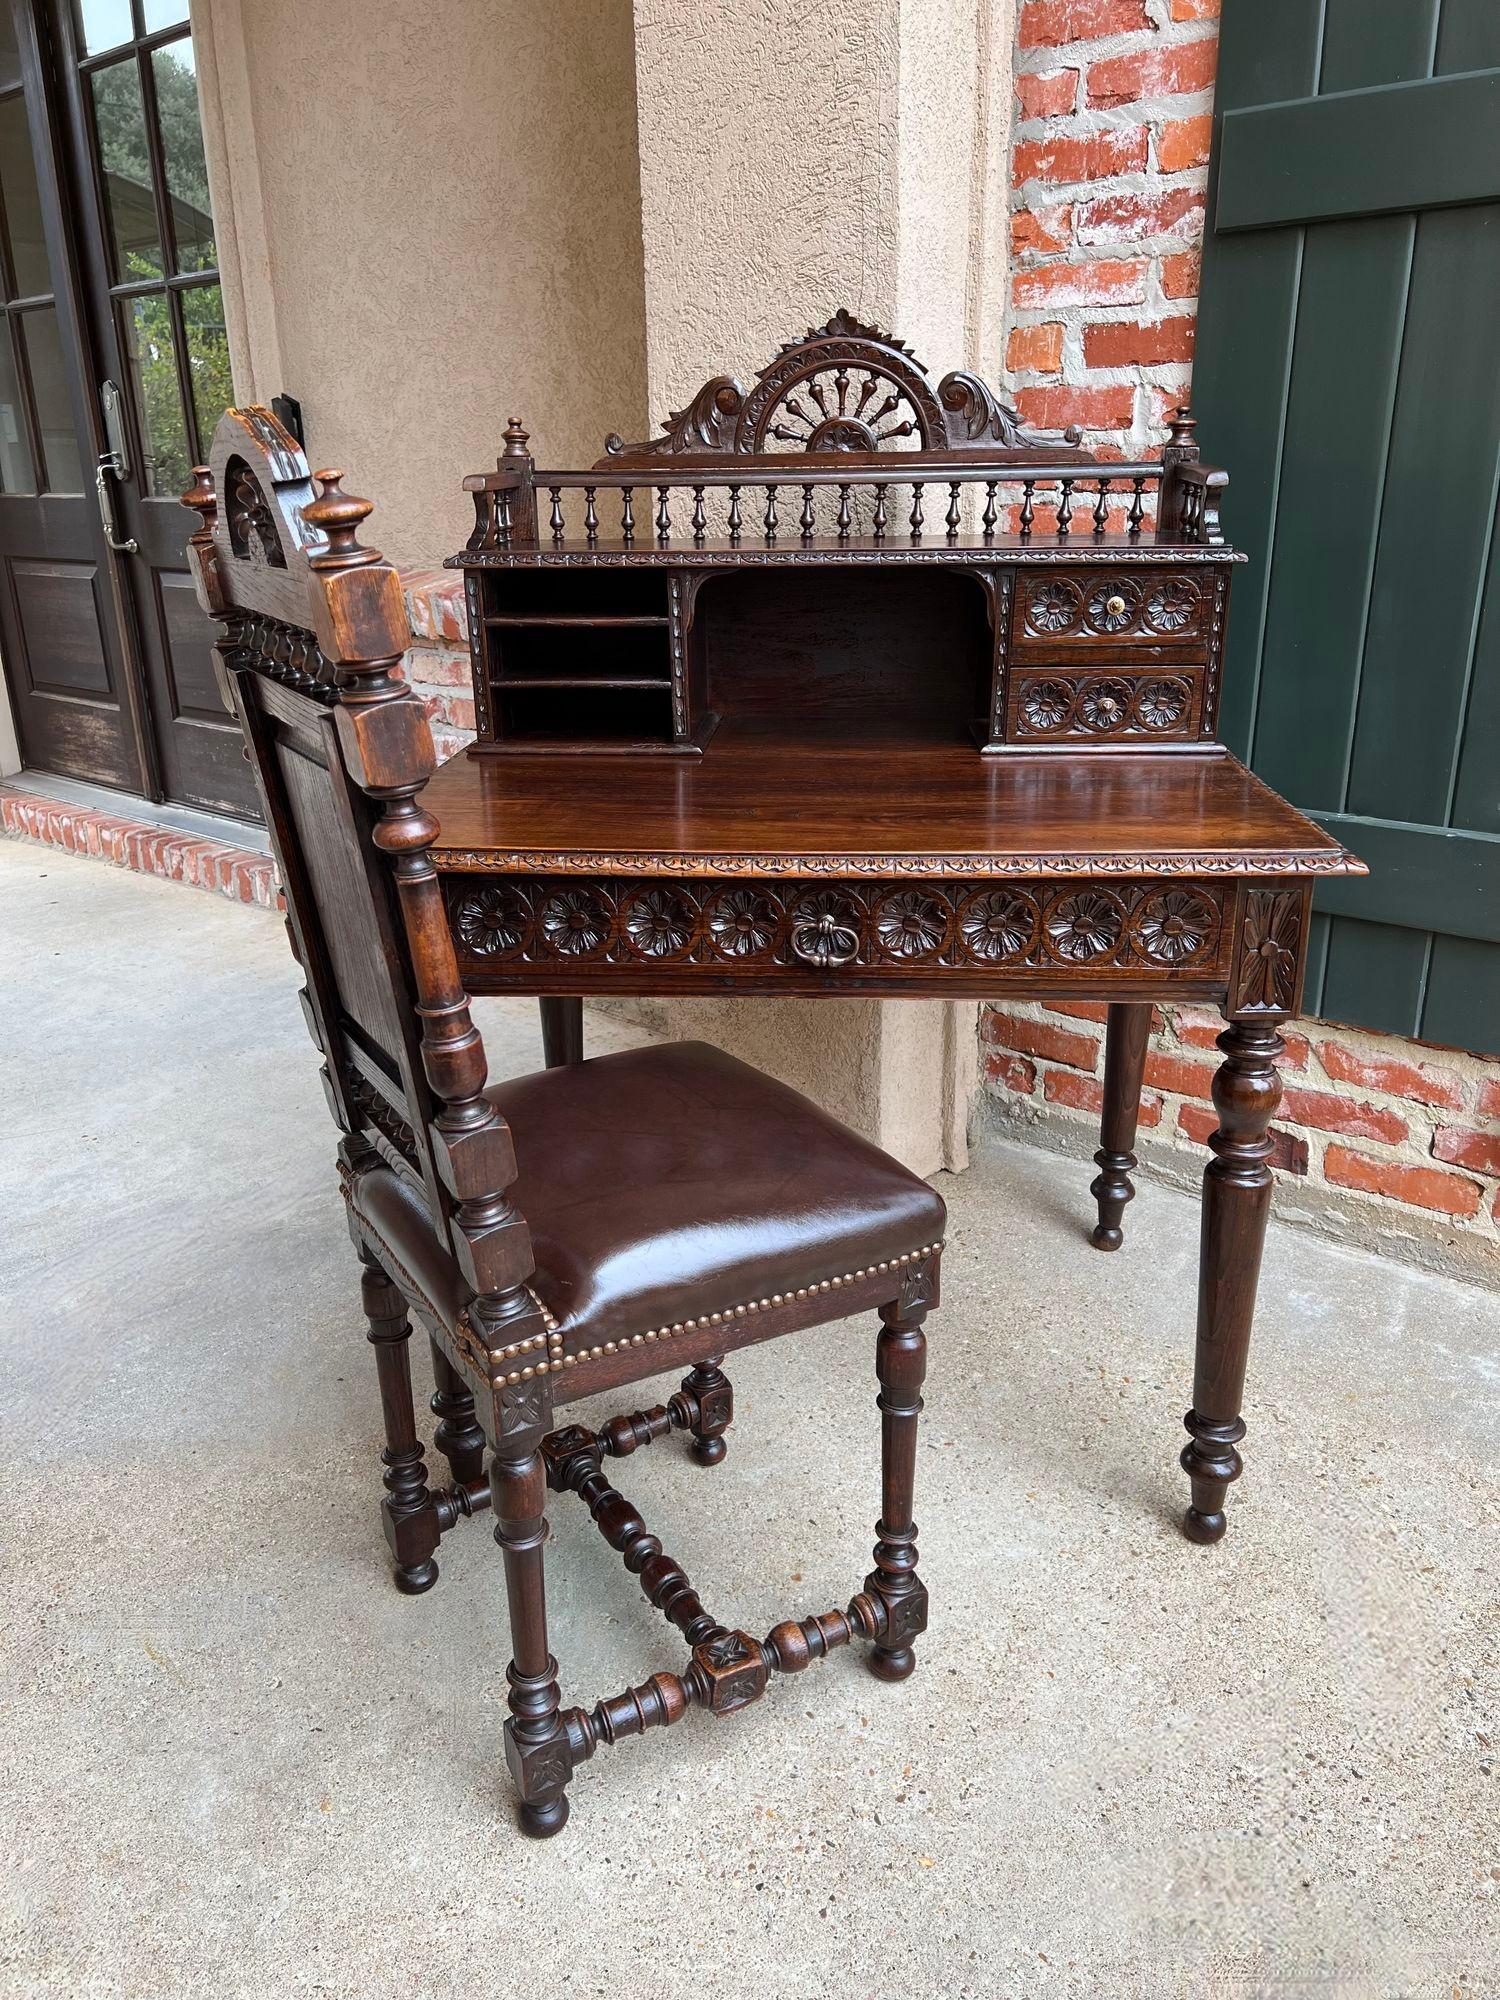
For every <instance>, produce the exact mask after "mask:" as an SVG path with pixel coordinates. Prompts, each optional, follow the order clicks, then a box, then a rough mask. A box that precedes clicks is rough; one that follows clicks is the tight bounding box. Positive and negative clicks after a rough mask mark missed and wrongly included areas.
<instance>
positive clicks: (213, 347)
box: [182, 285, 234, 458]
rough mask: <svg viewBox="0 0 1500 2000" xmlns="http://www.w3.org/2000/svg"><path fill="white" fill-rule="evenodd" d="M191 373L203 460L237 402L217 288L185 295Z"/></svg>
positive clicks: (199, 288)
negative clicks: (221, 419)
mask: <svg viewBox="0 0 1500 2000" xmlns="http://www.w3.org/2000/svg"><path fill="white" fill-rule="evenodd" d="M182 323H183V331H184V333H185V334H186V335H187V352H188V373H189V375H190V376H191V377H192V380H193V405H194V409H195V410H196V412H197V417H198V455H199V457H200V458H202V457H204V456H205V455H206V454H207V452H208V447H209V444H210V442H211V441H212V439H213V434H214V432H215V430H216V429H217V428H218V423H219V419H220V417H222V416H223V414H224V412H225V411H226V410H227V409H228V408H229V405H230V404H231V403H232V402H233V401H234V384H233V383H232V382H231V381H230V379H229V337H228V335H227V334H226V333H225V331H224V294H223V293H222V292H221V291H220V290H219V287H218V286H217V285H202V286H194V288H193V290H192V291H190V292H184V293H183V294H182Z"/></svg>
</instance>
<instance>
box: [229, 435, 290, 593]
mask: <svg viewBox="0 0 1500 2000" xmlns="http://www.w3.org/2000/svg"><path fill="white" fill-rule="evenodd" d="M229 472H230V479H229V486H228V491H227V493H226V495H225V500H224V521H225V526H226V527H227V528H228V530H229V545H230V547H231V548H232V549H233V550H234V553H235V554H236V555H237V556H240V557H242V558H246V559H248V560H249V561H251V562H263V563H268V564H269V565H270V566H271V568H272V569H285V568H286V556H285V554H284V553H283V551H282V547H281V544H280V542H279V541H278V540H277V539H276V521H275V517H274V515H273V514H272V512H271V503H270V501H269V500H268V499H267V498H266V495H265V489H264V488H263V487H262V485H261V483H260V481H259V480H258V479H257V478H256V476H255V474H254V473H253V472H252V471H251V470H250V468H249V466H248V465H246V464H245V463H244V461H243V460H242V459H238V458H236V459H231V461H230V465H229Z"/></svg>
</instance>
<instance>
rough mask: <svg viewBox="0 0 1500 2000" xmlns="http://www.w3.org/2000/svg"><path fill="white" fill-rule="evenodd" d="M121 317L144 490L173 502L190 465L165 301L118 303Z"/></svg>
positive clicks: (158, 297)
mask: <svg viewBox="0 0 1500 2000" xmlns="http://www.w3.org/2000/svg"><path fill="white" fill-rule="evenodd" d="M120 312H121V318H122V320H123V321H124V328H125V349H126V353H127V354H128V356H129V359H130V382H131V387H132V389H133V390H134V392H135V407H136V415H137V417H138V418H139V420H140V432H141V450H142V452H143V453H144V454H145V460H146V464H145V473H146V490H147V492H148V493H153V494H161V495H163V496H170V497H175V496H176V495H177V494H179V493H180V492H181V491H182V489H183V487H184V486H186V485H187V476H188V470H189V466H190V464H191V460H190V458H189V455H188V441H187V424H186V422H185V421H184V419H183V414H182V397H181V394H180V393H179V390H178V387H177V364H176V360H175V358H174V357H175V353H176V350H175V347H174V345H173V341H172V319H171V313H170V310H169V308H168V305H167V295H166V293H165V292H155V293H153V294H152V295H151V296H150V297H148V298H143V299H122V300H121V302H120Z"/></svg>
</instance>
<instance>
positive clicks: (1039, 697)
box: [1021, 681, 1073, 735]
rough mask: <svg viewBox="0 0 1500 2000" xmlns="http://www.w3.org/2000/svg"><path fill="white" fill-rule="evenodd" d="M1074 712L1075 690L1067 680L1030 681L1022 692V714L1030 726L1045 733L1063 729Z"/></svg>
mask: <svg viewBox="0 0 1500 2000" xmlns="http://www.w3.org/2000/svg"><path fill="white" fill-rule="evenodd" d="M1072 713H1073V690H1072V688H1071V687H1070V686H1069V685H1068V683H1067V682H1066V681H1028V682H1027V683H1026V686H1025V688H1024V689H1023V691H1022V694H1021V716H1022V719H1023V720H1024V721H1025V723H1026V725H1027V727H1028V728H1031V729H1035V730H1039V731H1040V732H1041V733H1042V734H1043V735H1046V734H1048V733H1049V732H1050V731H1052V730H1054V729H1061V728H1062V727H1063V725H1064V724H1065V723H1066V721H1067V719H1068V717H1069V716H1070V715H1071V714H1072Z"/></svg>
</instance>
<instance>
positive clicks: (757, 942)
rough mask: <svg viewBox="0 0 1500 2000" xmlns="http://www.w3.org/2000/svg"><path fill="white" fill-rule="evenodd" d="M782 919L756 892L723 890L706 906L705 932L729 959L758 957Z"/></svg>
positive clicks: (763, 897) (769, 903)
mask: <svg viewBox="0 0 1500 2000" xmlns="http://www.w3.org/2000/svg"><path fill="white" fill-rule="evenodd" d="M780 922H781V918H780V915H779V913H778V911H777V909H776V906H775V905H774V903H772V901H771V899H770V897H769V896H765V895H762V894H761V892H760V890H758V889H726V890H725V891H724V892H723V894H722V895H719V896H715V898H714V899H713V901H712V902H711V903H710V904H709V906H708V931H709V936H710V937H711V938H712V939H713V941H714V943H715V945H716V946H717V947H718V949H719V950H720V951H722V952H723V953H724V954H725V956H726V957H728V958H757V957H759V955H760V954H761V953H762V952H763V951H766V950H767V949H769V947H770V945H771V943H772V942H773V940H774V939H775V936H776V932H777V929H778V927H779V925H780Z"/></svg>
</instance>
